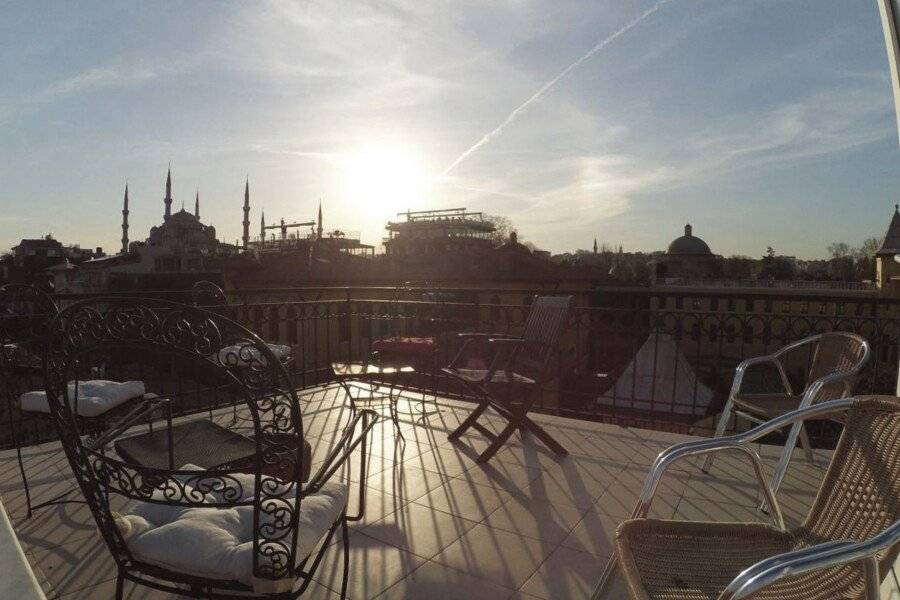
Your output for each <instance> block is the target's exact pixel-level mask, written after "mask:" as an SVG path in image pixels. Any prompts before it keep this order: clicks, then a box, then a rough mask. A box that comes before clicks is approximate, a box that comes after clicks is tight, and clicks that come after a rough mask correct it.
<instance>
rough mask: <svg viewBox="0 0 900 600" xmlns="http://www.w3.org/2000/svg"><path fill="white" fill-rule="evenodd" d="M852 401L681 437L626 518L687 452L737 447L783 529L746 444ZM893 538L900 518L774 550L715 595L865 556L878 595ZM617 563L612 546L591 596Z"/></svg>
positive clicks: (643, 512)
mask: <svg viewBox="0 0 900 600" xmlns="http://www.w3.org/2000/svg"><path fill="white" fill-rule="evenodd" d="M856 402H857V399H856V398H841V399H837V400H828V401H825V402H821V403H819V404H816V405H814V406H808V407H805V408H802V409H798V410H796V411H793V412H790V413H788V414H785V415H783V416H781V417H777V418H775V419H772V420H771V421H769V422H767V423H764V424H763V425H760V426H759V427H756V428H754V429H751V430H750V431H747V432H745V433H742V434H737V435H732V436H728V437H722V438H718V439H707V440H700V441H691V442H682V443H680V444H675V445H674V446H671V447H670V448H668V449H666V450H664V451H663V452H661V453H660V454H659V456H657V457H656V460H655V461H654V462H653V465H652V466H651V467H650V472H649V474H648V476H647V480H646V482H645V483H644V487H643V489H642V491H641V495H640V497H639V499H638V501H637V504H636V505H635V507H634V509H633V510H632V512H631V517H630V518H631V519H643V518H646V517H647V515H648V514H649V512H650V507H651V504H652V503H653V498H654V496H655V495H656V490H657V487H658V486H659V482H660V479H662V476H663V475H664V474H665V472H666V471H667V470H668V468H669V467H670V466H672V464H673V463H675V462H677V461H679V460H683V459H685V458H688V457H692V456H702V455H707V456H708V455H712V454H713V453H715V452H719V451H721V450H739V451H741V452H743V453H744V454H745V455H747V457H748V458H749V459H750V461H751V462H752V464H753V469H754V471H755V473H756V478H757V481H758V483H759V485H760V487H762V489H763V492H764V494H765V496H766V499H767V501H768V503H769V506H770V507H771V508H772V513H773V515H772V520H773V522H774V524H775V526H776V527H777V528H778V529H780V530H781V531H786V527H785V524H784V519H783V518H782V513H781V508H780V507H779V505H778V501H777V499H776V496H775V492H774V490H773V489H772V487H771V486H770V485H769V484H768V483H767V481H766V478H765V476H764V475H763V469H762V461H761V459H760V457H759V454H758V453H757V452H756V450H754V449H753V448H751V447H750V446H748V445H747V444H750V443H751V442H754V441H756V440H758V439H760V438H762V437H764V436H766V435H769V434H771V433H773V432H775V431H779V430H780V429H783V428H784V427H787V426H789V425H796V424H798V423H803V421H806V420H810V419H821V418H830V417H837V416H839V415H842V414H844V413H846V411H848V410H850V409H851V408H853V406H854V404H855V403H856ZM897 544H900V520H898V521H896V522H895V523H894V524H893V525H891V526H890V527H888V528H886V529H885V530H883V531H882V532H881V533H879V534H878V535H875V536H873V537H872V538H869V539H867V540H863V541H852V540H836V541H829V542H824V543H821V544H817V545H815V546H812V547H808V548H803V549H801V550H795V551H792V552H786V553H784V554H780V555H777V556H773V557H771V558H768V559H766V560H763V561H760V562H758V563H756V564H755V565H753V566H751V567H748V568H747V569H745V570H744V571H743V572H742V573H740V574H739V575H738V576H737V577H736V578H735V579H734V580H732V582H731V583H730V584H729V585H728V586H727V587H726V588H725V589H724V590H723V591H722V593H721V594H720V595H719V598H718V600H740V599H743V598H748V597H750V596H751V595H752V594H753V593H755V592H757V591H759V590H761V589H763V588H765V587H768V586H770V585H772V584H774V583H776V582H778V581H782V580H784V579H786V578H789V577H793V576H796V575H799V574H801V573H806V572H810V571H815V570H818V569H824V568H827V567H833V566H838V565H844V564H849V563H853V562H858V561H865V573H866V583H865V585H866V590H865V596H864V598H865V600H878V598H879V586H880V582H881V577H880V573H879V565H878V560H877V554H878V553H879V552H881V551H884V550H886V549H889V548H892V547H896V546H897ZM617 567H618V556H617V554H616V552H615V551H613V554H612V556H611V557H610V559H609V561H608V562H607V563H606V567H605V568H604V570H603V573H602V575H601V577H600V582H599V583H598V584H597V587H596V588H595V589H594V593H593V595H592V596H591V599H592V600H600V598H602V596H603V594H604V592H605V591H606V588H607V586H608V585H609V583H610V581H611V580H612V577H613V575H614V574H615V572H616V570H617Z"/></svg>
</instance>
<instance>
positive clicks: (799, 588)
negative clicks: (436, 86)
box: [593, 396, 900, 600]
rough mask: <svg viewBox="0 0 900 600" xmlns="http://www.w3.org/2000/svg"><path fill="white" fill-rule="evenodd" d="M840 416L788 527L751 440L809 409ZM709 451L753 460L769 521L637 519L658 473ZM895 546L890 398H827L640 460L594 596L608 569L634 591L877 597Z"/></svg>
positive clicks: (644, 598)
mask: <svg viewBox="0 0 900 600" xmlns="http://www.w3.org/2000/svg"><path fill="white" fill-rule="evenodd" d="M829 417H832V418H833V417H842V418H843V419H844V421H845V427H844V431H843V433H842V435H841V437H840V440H839V442H838V445H837V447H836V449H835V450H834V454H833V456H832V459H831V464H830V465H829V467H828V470H827V472H826V474H825V477H824V479H823V481H822V484H821V486H820V487H819V492H818V495H817V497H816V499H815V501H814V502H813V505H812V508H811V509H810V511H809V513H808V515H807V517H806V520H805V521H804V522H803V523H802V524H801V525H799V526H798V527H795V528H792V529H787V528H786V527H785V526H784V521H783V519H782V516H781V510H780V508H779V506H778V503H777V501H776V499H775V494H774V492H773V491H772V489H771V487H770V486H769V485H768V483H767V481H766V479H765V477H764V476H763V472H762V467H761V461H760V458H759V455H758V454H757V453H756V451H755V450H754V449H752V447H751V446H750V445H749V444H751V443H752V442H753V441H755V440H758V439H759V438H761V437H763V436H765V435H768V434H770V433H772V432H773V431H778V430H779V429H781V428H783V427H787V426H791V425H793V424H796V423H802V422H803V421H804V420H808V419H815V418H829ZM719 450H730V451H739V452H743V453H744V454H746V456H747V457H748V458H749V459H750V460H751V461H752V463H753V465H754V469H755V471H756V476H757V479H758V480H759V483H760V485H761V486H762V487H763V490H764V491H765V495H766V497H767V499H768V502H769V505H770V506H771V507H772V515H773V521H774V526H771V525H766V524H762V523H697V522H685V521H668V520H657V519H648V518H646V516H647V514H648V512H649V510H650V506H651V503H652V501H653V496H654V494H655V492H656V488H657V485H658V484H659V480H660V478H661V477H662V476H663V474H664V473H665V471H666V469H667V468H668V467H669V466H671V465H672V463H674V462H675V461H677V460H679V459H683V458H686V457H690V456H698V455H703V454H709V453H712V452H716V451H719ZM898 550H900V398H896V397H892V396H869V397H862V398H858V399H857V398H844V399H838V400H829V401H826V402H823V403H820V404H816V405H814V406H811V407H807V408H804V409H800V410H797V411H794V412H791V413H788V414H786V415H782V416H780V417H777V418H776V419H774V420H772V421H770V422H768V423H765V424H764V425H761V426H759V427H757V428H755V429H753V430H751V431H749V432H747V433H744V434H739V435H734V436H730V437H723V438H719V439H713V440H701V441H695V442H685V443H682V444H678V445H675V446H672V447H671V448H669V449H668V450H666V451H664V452H662V453H661V454H660V455H659V457H658V458H657V459H656V461H655V462H654V464H653V466H652V467H651V469H650V475H649V477H648V479H647V481H646V483H645V484H644V489H643V491H642V493H641V497H640V499H639V500H638V503H637V506H636V507H635V509H634V512H633V513H632V519H631V520H629V521H625V522H624V523H622V524H621V525H620V526H619V528H618V529H617V530H616V543H615V552H614V555H613V557H612V558H611V559H610V561H609V562H608V563H607V566H606V570H605V571H604V573H603V575H602V577H601V580H600V584H599V585H598V587H597V589H596V590H595V592H594V595H593V598H594V600H597V599H599V598H602V597H603V594H604V592H605V590H606V587H607V586H608V584H609V581H610V580H611V578H612V576H613V574H614V573H615V572H616V571H617V570H621V573H622V575H623V577H624V579H625V583H626V587H627V589H628V593H629V595H630V596H631V598H632V599H633V600H651V599H652V600H663V599H665V600H712V599H715V598H718V599H719V600H737V599H739V598H753V599H755V600H836V599H842V600H850V599H854V600H855V599H860V600H861V599H865V600H877V598H878V594H879V586H880V581H881V579H882V578H883V576H884V575H885V574H886V573H887V571H888V570H890V568H891V566H892V565H893V564H894V560H895V559H896V557H897V553H898Z"/></svg>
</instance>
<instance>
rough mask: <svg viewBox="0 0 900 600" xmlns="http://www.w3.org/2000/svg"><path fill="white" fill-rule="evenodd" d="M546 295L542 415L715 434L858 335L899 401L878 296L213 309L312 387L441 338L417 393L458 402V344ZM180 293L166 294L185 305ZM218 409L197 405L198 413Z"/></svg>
mask: <svg viewBox="0 0 900 600" xmlns="http://www.w3.org/2000/svg"><path fill="white" fill-rule="evenodd" d="M538 293H540V294H556V293H558V294H571V295H573V296H575V301H574V305H573V309H572V312H571V317H570V322H569V324H568V327H567V328H566V331H565V333H564V335H563V336H562V339H561V341H560V349H559V350H560V352H559V354H560V356H561V358H560V360H559V363H558V364H557V365H556V366H555V368H556V377H555V378H553V381H552V382H551V383H549V384H548V385H547V386H545V387H544V388H543V389H542V390H541V392H540V398H539V399H538V400H537V401H536V403H535V408H536V409H538V410H541V411H546V412H553V413H558V414H563V415H565V416H570V417H578V418H584V419H591V420H605V421H611V422H618V423H622V424H628V425H633V426H640V427H646V428H653V429H663V430H670V431H679V432H691V433H696V434H701V435H703V434H707V433H709V431H710V428H711V427H712V421H711V419H710V418H709V417H710V416H711V415H713V414H716V413H717V412H718V410H719V409H720V407H721V405H722V403H723V402H724V399H725V396H726V394H727V391H728V387H729V386H730V384H731V378H732V374H733V371H734V367H735V366H736V365H737V363H738V362H740V361H741V360H743V359H744V358H747V357H750V356H755V355H758V354H764V353H768V352H771V351H772V350H774V349H776V348H780V347H782V346H784V345H785V344H787V343H789V342H791V341H793V340H797V339H800V338H803V337H806V336H808V335H810V334H812V333H816V332H823V331H833V330H841V331H853V332H856V333H858V334H860V335H862V336H864V337H865V338H866V339H867V340H868V341H869V343H870V344H871V346H872V350H873V359H872V361H871V363H870V364H869V366H868V367H867V369H866V371H865V372H864V374H863V376H862V379H861V381H860V382H859V385H858V387H857V390H858V391H859V392H861V393H893V391H894V389H895V384H896V378H897V364H898V354H897V348H898V342H900V319H898V317H900V301H896V300H891V299H886V298H881V297H878V296H874V295H871V294H853V293H849V292H848V293H844V294H840V293H838V294H830V295H822V294H800V293H797V292H796V291H795V290H784V291H779V292H772V293H770V292H761V291H760V290H717V291H708V290H698V289H693V290H680V289H678V290H676V289H672V288H636V287H635V288H625V287H609V288H598V289H595V290H591V291H584V290H568V289H566V290H563V289H559V290H547V289H543V290H537V289H509V288H502V289H501V288H496V289H495V288H487V287H480V288H475V287H472V288H452V289H451V288H439V289H435V288H432V287H428V286H421V287H413V286H405V287H402V288H393V287H365V288H362V287H360V288H347V287H318V288H277V289H275V288H273V289H261V290H242V291H237V292H228V300H229V305H228V306H225V307H216V308H215V310H216V311H221V312H223V313H224V314H225V316H228V317H230V318H232V319H234V320H236V321H238V322H239V323H241V324H242V325H244V326H246V327H248V328H249V329H251V330H252V331H255V332H256V333H257V334H259V335H260V337H262V338H263V339H264V340H266V341H267V342H273V343H279V344H285V345H288V346H290V347H291V349H292V356H293V360H292V362H291V363H290V364H289V365H288V369H289V371H291V374H292V376H293V379H294V381H295V383H296V384H297V385H300V386H303V387H309V386H314V385H319V384H324V383H327V382H328V381H329V377H330V374H331V373H330V369H329V364H330V363H331V362H332V361H338V360H340V361H346V360H363V359H365V358H366V357H367V356H368V355H369V349H370V345H371V344H372V342H373V341H374V340H377V339H379V338H383V337H389V336H433V337H435V338H437V340H438V344H437V345H438V348H439V350H438V352H437V354H436V355H435V357H434V359H433V364H432V365H430V366H428V365H426V366H425V367H424V368H422V369H420V371H421V373H419V374H417V375H416V376H415V377H411V378H409V379H408V381H406V385H408V386H410V387H414V388H417V389H422V388H424V389H426V390H428V391H431V392H433V393H438V394H441V395H447V396H454V395H458V394H460V393H461V391H462V390H460V389H458V388H456V387H455V386H454V384H453V383H452V382H451V381H449V380H448V379H446V378H445V377H443V376H442V375H441V374H440V367H441V366H443V364H444V363H445V362H446V361H447V360H448V357H449V356H450V355H452V353H454V352H455V351H456V350H457V348H458V345H457V341H456V339H455V334H456V333H458V332H465V331H491V332H498V333H511V334H516V333H518V332H519V331H520V329H521V326H522V325H523V323H524V320H525V318H526V317H527V314H528V303H529V302H530V299H531V298H532V297H533V296H534V295H535V294H538ZM178 294H179V293H171V292H170V293H165V292H163V293H160V294H158V295H157V296H163V297H168V298H174V299H182V300H185V299H184V298H180V296H179V295H178ZM155 295H156V294H155ZM78 298H81V297H78ZM78 298H76V297H74V296H58V297H57V301H58V302H59V303H60V306H61V307H65V305H66V304H67V303H69V302H72V301H74V300H76V299H78ZM636 357H637V359H636ZM811 358H812V356H811V353H810V352H809V351H805V352H803V353H801V354H799V355H797V356H794V357H792V358H791V360H790V361H789V365H788V370H789V374H790V376H791V377H792V378H793V379H796V383H797V385H798V386H799V387H802V384H803V382H802V377H803V373H805V372H806V371H807V367H808V364H809V361H810V360H811ZM633 363H636V364H633ZM748 380H749V385H751V386H752V387H753V388H754V389H755V390H756V391H766V390H768V389H772V386H777V385H778V376H777V374H776V373H769V372H766V371H765V370H761V371H759V372H758V373H755V374H753V376H752V377H749V378H748ZM685 382H687V383H685ZM685 386H687V389H685ZM600 398H602V401H598V399H600ZM209 408H210V407H207V406H202V405H198V406H196V407H193V408H192V410H205V409H209ZM6 410H7V407H6V406H3V407H0V411H4V412H5V411H6ZM7 423H8V419H7V418H5V416H4V417H2V418H0V444H8V440H9V432H8V431H7V430H6V429H5V428H6V427H7V425H6V424H7ZM812 433H813V434H815V433H816V432H815V431H813V432H812ZM818 433H819V434H820V437H822V438H827V437H829V433H830V430H829V429H828V428H827V427H823V428H822V429H821V431H819V432H818ZM49 435H50V432H49V431H48V430H46V429H45V428H44V429H42V428H40V427H35V428H34V429H31V430H26V431H25V432H23V436H24V437H25V439H27V440H29V441H31V442H38V441H43V440H45V439H48V436H49Z"/></svg>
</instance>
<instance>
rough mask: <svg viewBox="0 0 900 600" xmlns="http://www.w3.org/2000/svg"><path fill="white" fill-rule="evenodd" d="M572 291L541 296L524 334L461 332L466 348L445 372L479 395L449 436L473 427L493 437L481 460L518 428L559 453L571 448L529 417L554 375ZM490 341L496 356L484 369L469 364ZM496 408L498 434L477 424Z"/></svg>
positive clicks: (456, 436) (563, 453) (459, 433)
mask: <svg viewBox="0 0 900 600" xmlns="http://www.w3.org/2000/svg"><path fill="white" fill-rule="evenodd" d="M571 302H572V298H571V296H541V297H538V298H535V300H534V302H533V303H532V305H531V311H530V312H529V314H528V319H527V321H526V322H525V329H524V332H523V333H522V337H520V338H516V337H511V336H509V335H505V334H494V333H460V334H458V336H459V337H460V339H462V340H464V343H463V345H462V347H461V348H460V350H459V352H458V353H457V355H456V357H455V358H454V359H453V361H452V362H451V363H450V365H449V366H448V367H446V368H444V369H442V371H443V372H444V373H446V374H447V375H450V376H451V377H453V378H454V379H456V380H457V381H459V382H460V383H461V384H462V385H463V386H464V387H465V388H466V390H467V391H468V393H469V394H470V395H471V396H472V397H474V398H475V399H476V401H477V402H478V406H477V407H476V408H475V410H473V411H472V413H471V414H470V415H469V416H468V417H466V418H465V420H463V422H462V423H461V424H460V425H459V427H457V428H456V429H455V430H454V431H452V432H451V433H450V435H448V436H447V437H448V439H450V440H458V439H459V438H460V436H462V434H463V433H465V432H466V431H467V430H468V429H469V428H470V427H474V428H475V429H476V430H477V431H479V432H480V433H482V434H483V435H485V436H486V437H487V438H488V439H490V440H491V443H490V445H489V446H488V447H487V449H485V450H484V452H482V453H481V454H480V455H479V456H478V459H477V462H479V463H486V462H487V461H489V460H490V459H491V458H492V457H493V456H494V454H496V453H497V451H498V450H500V448H502V447H503V444H505V443H506V441H507V440H508V439H509V438H510V436H512V434H513V433H514V432H515V431H516V429H520V430H521V431H522V433H523V434H524V433H525V432H526V431H528V432H531V433H533V434H534V435H535V436H537V438H538V439H540V440H541V441H542V442H543V443H544V444H545V445H546V446H547V447H548V448H550V449H551V450H552V451H553V452H554V453H556V454H557V455H558V456H565V455H566V454H567V453H568V452H567V451H566V449H565V448H563V446H562V445H561V444H560V443H559V442H557V441H556V440H555V439H553V437H552V436H551V435H550V434H549V433H547V432H546V431H545V430H544V428H542V427H541V426H540V425H538V424H537V423H535V422H534V421H532V420H531V419H530V418H529V417H528V411H530V410H531V407H532V405H533V404H534V401H535V398H536V396H535V392H536V391H537V390H538V389H539V388H540V387H541V386H542V385H544V384H545V383H547V381H548V380H549V378H550V368H549V367H550V363H551V359H552V358H553V356H554V353H555V352H556V344H557V341H558V339H559V336H560V334H561V333H562V330H563V328H564V327H565V325H566V321H567V319H568V316H569V305H570V304H571ZM485 341H486V342H487V344H488V347H489V349H490V350H491V351H493V352H492V354H493V356H492V357H491V359H490V363H489V364H487V363H485V364H487V366H486V368H484V367H478V368H471V367H470V366H469V364H468V363H467V360H469V358H468V357H470V353H471V349H472V347H473V346H474V345H476V344H477V343H478V342H485ZM488 408H492V409H494V411H495V412H496V413H498V414H499V415H500V416H502V417H503V418H504V419H506V421H507V423H506V426H505V427H504V428H503V430H502V431H501V432H500V433H499V434H494V433H493V432H492V431H490V430H489V429H487V428H486V427H484V426H483V425H481V424H480V423H478V419H479V417H481V415H482V414H484V412H485V411H486V410H487V409H488Z"/></svg>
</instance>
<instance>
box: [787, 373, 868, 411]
mask: <svg viewBox="0 0 900 600" xmlns="http://www.w3.org/2000/svg"><path fill="white" fill-rule="evenodd" d="M857 375H858V373H857V372H855V371H847V372H846V373H829V374H828V375H825V376H824V377H820V378H819V379H816V380H815V381H814V382H812V383H811V384H810V385H809V387H807V388H806V391H805V392H803V400H802V401H801V403H800V407H801V408H803V407H805V406H809V405H811V404H812V403H813V402H815V401H816V396H817V395H818V394H819V392H821V391H822V388H823V387H825V386H826V385H831V384H833V383H843V384H844V394H847V393H848V392H849V390H850V389H851V384H852V383H853V381H854V380H855V379H856V376H857Z"/></svg>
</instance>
